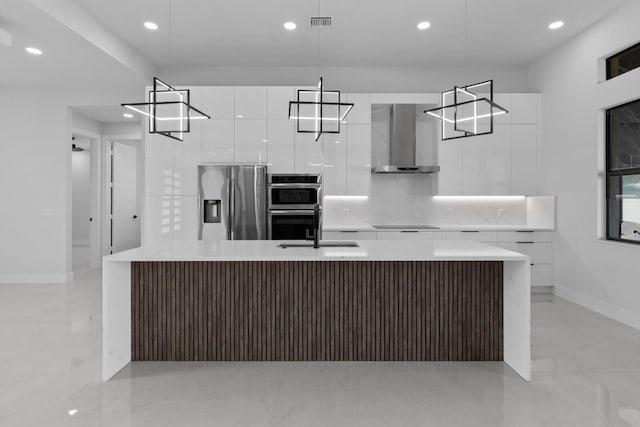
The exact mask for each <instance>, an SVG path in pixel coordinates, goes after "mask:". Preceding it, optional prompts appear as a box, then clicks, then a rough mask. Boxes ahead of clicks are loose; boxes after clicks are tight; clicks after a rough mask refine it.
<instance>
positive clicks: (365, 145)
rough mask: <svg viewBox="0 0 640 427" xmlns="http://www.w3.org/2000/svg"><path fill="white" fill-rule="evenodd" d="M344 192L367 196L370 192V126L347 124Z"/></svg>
mask: <svg viewBox="0 0 640 427" xmlns="http://www.w3.org/2000/svg"><path fill="white" fill-rule="evenodd" d="M346 128H347V147H346V148H347V150H346V151H347V166H346V175H347V176H346V178H347V179H346V183H347V188H346V194H348V195H350V196H368V195H369V194H370V193H371V126H370V125H368V124H348V125H347V126H346Z"/></svg>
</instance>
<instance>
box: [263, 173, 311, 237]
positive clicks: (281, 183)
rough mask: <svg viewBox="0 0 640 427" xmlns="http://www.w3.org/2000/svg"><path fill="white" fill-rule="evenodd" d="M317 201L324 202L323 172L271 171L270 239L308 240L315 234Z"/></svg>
mask: <svg viewBox="0 0 640 427" xmlns="http://www.w3.org/2000/svg"><path fill="white" fill-rule="evenodd" d="M316 204H317V205H320V206H321V205H322V175H314V174H272V175H269V176H268V206H269V213H268V235H269V239H271V240H305V239H307V238H308V237H309V236H312V235H313V232H314V227H313V216H314V207H315V205H316ZM320 218H322V216H321V217H320ZM320 229H321V227H320Z"/></svg>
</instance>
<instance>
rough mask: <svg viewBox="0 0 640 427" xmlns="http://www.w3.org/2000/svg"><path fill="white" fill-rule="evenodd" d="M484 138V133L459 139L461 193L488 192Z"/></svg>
mask: <svg viewBox="0 0 640 427" xmlns="http://www.w3.org/2000/svg"><path fill="white" fill-rule="evenodd" d="M486 139H487V136H486V135H481V136H474V137H472V138H462V139H461V141H462V194H465V195H476V194H477V195H482V194H489V188H490V185H489V170H488V165H487V144H486ZM445 142H446V141H445Z"/></svg>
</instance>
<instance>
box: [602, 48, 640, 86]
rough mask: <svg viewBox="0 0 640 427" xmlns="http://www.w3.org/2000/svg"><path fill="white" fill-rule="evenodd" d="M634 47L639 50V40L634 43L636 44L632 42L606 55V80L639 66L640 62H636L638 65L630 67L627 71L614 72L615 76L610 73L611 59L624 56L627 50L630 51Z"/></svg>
mask: <svg viewBox="0 0 640 427" xmlns="http://www.w3.org/2000/svg"><path fill="white" fill-rule="evenodd" d="M636 49H639V50H640V42H638V43H636V44H634V45H632V46H629V47H628V48H626V49H623V50H621V51H620V52H616V53H614V54H613V55H611V56H608V57H607V59H606V74H607V76H606V80H611V79H615V78H616V77H620V76H621V75H623V74H626V73H628V72H629V71H633V70H635V69H636V68H640V62H638V66H637V67H634V68H632V69H630V70H627V71H624V72H622V73H619V74H616V75H615V76H614V75H612V73H611V62H612V61H613V60H615V59H616V58H619V57H621V56H624V55H625V54H627V53H629V52H631V51H633V50H636Z"/></svg>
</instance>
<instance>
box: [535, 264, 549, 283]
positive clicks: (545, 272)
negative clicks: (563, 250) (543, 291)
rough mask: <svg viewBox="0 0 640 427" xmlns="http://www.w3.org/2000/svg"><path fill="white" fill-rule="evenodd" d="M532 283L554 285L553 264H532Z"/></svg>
mask: <svg viewBox="0 0 640 427" xmlns="http://www.w3.org/2000/svg"><path fill="white" fill-rule="evenodd" d="M531 284H532V285H552V284H553V268H552V265H551V264H533V265H532V266H531Z"/></svg>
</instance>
